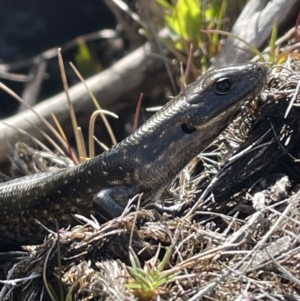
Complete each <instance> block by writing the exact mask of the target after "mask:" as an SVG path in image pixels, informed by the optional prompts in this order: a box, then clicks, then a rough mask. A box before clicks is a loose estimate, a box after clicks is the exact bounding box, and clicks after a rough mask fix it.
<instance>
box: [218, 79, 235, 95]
mask: <svg viewBox="0 0 300 301" xmlns="http://www.w3.org/2000/svg"><path fill="white" fill-rule="evenodd" d="M215 85H216V89H217V93H218V94H226V93H228V92H229V91H231V81H230V79H229V78H220V79H218V80H217V81H216V84H215Z"/></svg>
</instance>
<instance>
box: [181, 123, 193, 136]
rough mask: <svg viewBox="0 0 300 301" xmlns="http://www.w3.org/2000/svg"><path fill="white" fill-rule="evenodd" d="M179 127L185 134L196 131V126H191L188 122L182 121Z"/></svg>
mask: <svg viewBox="0 0 300 301" xmlns="http://www.w3.org/2000/svg"><path fill="white" fill-rule="evenodd" d="M181 129H182V131H183V132H184V133H186V134H191V133H194V132H195V131H196V128H195V127H194V126H192V125H191V124H188V123H183V124H182V125H181Z"/></svg>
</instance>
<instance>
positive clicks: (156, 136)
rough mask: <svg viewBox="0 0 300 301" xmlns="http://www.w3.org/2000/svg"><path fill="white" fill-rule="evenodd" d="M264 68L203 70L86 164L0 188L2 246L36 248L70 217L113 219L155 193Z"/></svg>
mask: <svg viewBox="0 0 300 301" xmlns="http://www.w3.org/2000/svg"><path fill="white" fill-rule="evenodd" d="M266 74H267V69H266V68H265V67H263V66H261V65H258V64H250V63H249V64H241V65H235V66H230V67H225V68H222V69H218V70H213V71H209V72H207V73H206V74H204V75H203V76H202V77H201V78H200V79H199V80H197V81H195V82H194V83H192V84H191V85H189V86H188V87H187V88H186V89H185V90H184V91H183V92H181V93H180V94H179V95H178V96H177V97H175V98H173V99H172V100H171V101H169V102H168V103H167V104H166V105H165V106H164V107H163V108H162V109H161V110H160V111H159V112H157V113H156V114H155V115H154V116H152V118H150V119H149V120H148V121H147V122H146V123H145V124H144V125H142V126H141V127H140V128H139V129H138V130H137V131H136V132H134V133H133V134H132V135H130V136H129V137H127V138H126V139H124V140H123V141H122V142H120V143H119V144H118V145H116V146H114V147H112V148H111V149H110V150H109V151H107V152H105V153H103V154H101V155H99V156H97V157H95V158H93V159H91V160H89V161H88V162H86V163H83V164H81V165H78V166H76V167H71V168H67V169H63V170H60V171H57V172H51V173H42V174H37V175H34V176H27V177H22V178H19V179H16V180H13V181H9V182H6V183H2V184H0V207H1V210H0V242H1V243H3V242H12V241H15V242H19V243H37V242H41V241H42V237H43V235H44V234H45V232H43V231H42V228H41V227H40V226H38V225H37V224H36V223H35V221H34V219H37V220H39V221H41V222H42V223H43V224H45V225H46V226H48V227H50V228H51V229H55V226H54V221H55V219H57V220H58V222H59V225H60V226H67V225H69V224H71V223H74V219H73V217H72V214H75V213H78V214H82V215H85V216H89V215H90V214H93V215H95V216H102V217H105V218H113V217H116V216H118V215H120V214H121V213H122V210H123V209H124V207H125V206H126V204H127V202H128V199H129V198H130V197H133V196H135V195H136V194H138V193H141V192H143V200H142V206H144V205H145V204H147V203H148V202H150V201H155V198H157V197H158V196H159V194H160V192H161V191H162V190H163V189H164V188H165V187H166V186H168V185H169V184H170V182H171V181H172V180H173V179H174V177H175V176H176V175H177V174H178V173H179V172H180V171H181V170H182V169H183V167H184V166H186V165H187V164H188V163H189V161H191V160H192V159H193V158H194V157H195V156H196V155H197V154H198V153H199V152H201V151H202V150H203V149H204V148H205V147H207V146H208V145H209V144H210V143H211V142H212V141H213V140H214V139H215V138H216V137H217V136H218V135H219V134H220V132H221V131H222V130H223V129H224V128H225V127H226V126H227V125H228V124H229V123H230V122H231V121H232V119H233V117H234V116H235V115H236V114H237V112H238V111H239V109H240V106H241V105H242V104H243V103H244V102H245V101H247V100H250V99H253V98H254V97H255V96H256V95H257V94H258V93H259V92H260V90H261V89H262V87H263V86H264V84H265V83H266Z"/></svg>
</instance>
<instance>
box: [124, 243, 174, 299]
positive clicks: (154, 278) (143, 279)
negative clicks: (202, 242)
mask: <svg viewBox="0 0 300 301" xmlns="http://www.w3.org/2000/svg"><path fill="white" fill-rule="evenodd" d="M159 249H160V248H159ZM132 253H133V251H132V250H131V252H130V254H129V259H130V263H131V267H127V268H128V271H129V273H130V275H131V276H132V279H131V281H132V282H131V283H128V284H126V287H127V288H129V289H130V290H131V291H132V292H133V294H134V295H135V296H137V297H138V298H140V299H141V300H151V299H153V298H154V297H155V296H157V295H158V294H159V293H160V292H161V290H162V286H163V285H165V284H166V283H167V282H169V281H170V280H171V279H173V278H174V277H175V273H171V274H170V273H168V272H167V271H164V269H165V267H166V265H167V264H168V262H169V259H170V257H171V248H167V249H166V253H165V255H164V257H163V259H162V261H161V262H160V263H159V264H158V266H157V267H155V264H153V263H152V264H151V263H150V262H147V263H145V265H144V269H142V268H141V267H140V263H139V262H137V257H136V256H135V254H132Z"/></svg>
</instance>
